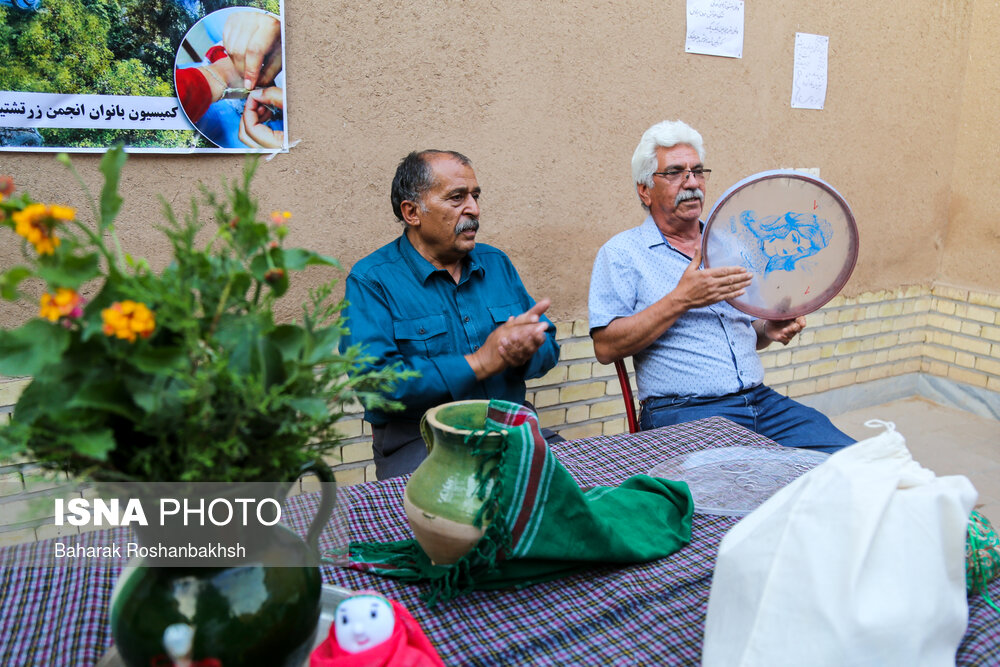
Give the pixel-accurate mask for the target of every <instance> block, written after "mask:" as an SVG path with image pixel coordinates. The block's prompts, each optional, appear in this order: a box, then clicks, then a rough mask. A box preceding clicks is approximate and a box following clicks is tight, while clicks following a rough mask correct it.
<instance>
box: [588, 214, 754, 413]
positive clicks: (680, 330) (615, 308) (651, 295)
mask: <svg viewBox="0 0 1000 667" xmlns="http://www.w3.org/2000/svg"><path fill="white" fill-rule="evenodd" d="M690 263H691V258H690V257H688V256H687V255H685V254H684V253H682V252H680V251H679V250H677V249H676V248H674V247H673V246H671V245H670V244H669V243H668V242H667V241H666V239H665V238H664V237H663V234H661V233H660V230H659V229H658V228H657V227H656V223H654V222H653V219H652V217H649V216H647V217H646V220H645V222H643V223H642V224H641V225H640V226H638V227H634V228H632V229H629V230H626V231H624V232H621V233H619V234H617V235H615V236H614V237H612V238H611V240H609V241H608V242H607V243H605V244H604V246H603V247H601V249H600V251H598V253H597V258H596V259H595V260H594V270H593V272H592V273H591V276H590V299H589V307H590V329H591V331H593V330H594V329H598V328H601V327H605V326H607V325H608V324H610V323H611V321H612V320H614V319H616V318H619V317H628V316H630V315H634V314H635V313H638V312H640V311H642V310H644V309H646V308H648V307H649V306H651V305H652V304H653V303H655V302H657V301H659V300H660V299H662V298H663V297H664V296H666V295H667V293H669V292H670V291H671V290H673V289H674V287H676V286H677V283H678V282H679V281H680V279H681V275H682V274H683V273H684V270H685V269H686V268H687V267H688V265H689V264H690ZM753 319H754V318H752V317H750V316H749V315H747V314H745V313H743V312H741V311H739V310H736V309H735V308H733V307H732V306H730V305H729V304H728V303H726V302H721V303H717V304H713V305H711V306H707V307H705V308H695V309H692V310H690V311H688V312H687V313H685V314H684V315H682V316H681V317H680V318H678V319H677V321H676V322H675V323H674V325H673V326H671V327H670V328H669V329H667V331H666V332H665V333H664V334H663V335H662V336H660V337H659V338H658V339H657V340H656V342H654V343H653V344H652V345H650V346H649V347H648V348H646V349H645V350H643V351H642V352H639V353H637V354H636V355H635V366H636V383H637V384H638V387H639V399H640V400H645V399H646V398H650V397H653V396H669V397H673V396H722V395H724V394H730V393H733V392H736V391H740V390H743V389H747V388H749V387H753V386H755V385H758V384H760V383H761V382H763V380H764V369H763V367H762V366H761V363H760V357H758V356H757V333H756V332H755V331H754V329H753V326H751V323H752V322H753Z"/></svg>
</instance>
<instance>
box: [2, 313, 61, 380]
mask: <svg viewBox="0 0 1000 667" xmlns="http://www.w3.org/2000/svg"><path fill="white" fill-rule="evenodd" d="M69 340H70V335H69V331H68V330H67V329H65V328H64V327H61V326H59V325H58V324H53V323H51V322H49V321H47V320H41V319H36V320H31V321H29V322H28V323H26V324H25V325H24V326H22V327H19V328H17V329H14V330H12V331H11V330H0V375H10V376H20V375H35V374H36V373H38V372H39V371H40V370H42V369H43V368H44V367H45V366H47V365H48V364H50V363H53V362H56V361H59V358H60V356H61V355H62V353H63V351H64V350H65V349H66V347H67V346H68V345H69Z"/></svg>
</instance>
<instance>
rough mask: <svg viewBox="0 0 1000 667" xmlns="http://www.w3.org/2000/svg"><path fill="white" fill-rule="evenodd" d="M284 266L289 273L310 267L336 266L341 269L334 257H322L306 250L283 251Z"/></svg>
mask: <svg viewBox="0 0 1000 667" xmlns="http://www.w3.org/2000/svg"><path fill="white" fill-rule="evenodd" d="M283 254H284V265H285V268H287V269H288V270H289V271H301V270H302V269H304V268H306V267H307V266H310V265H320V266H335V267H337V268H338V269H339V268H340V262H338V261H337V260H336V259H334V258H333V257H329V256H327V255H321V254H319V253H318V252H313V251H312V250H305V249H304V248H289V249H288V250H284V251H283Z"/></svg>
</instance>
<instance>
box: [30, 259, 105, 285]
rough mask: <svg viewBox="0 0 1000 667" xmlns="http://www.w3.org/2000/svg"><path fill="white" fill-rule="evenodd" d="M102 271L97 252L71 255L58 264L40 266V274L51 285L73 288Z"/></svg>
mask: <svg viewBox="0 0 1000 667" xmlns="http://www.w3.org/2000/svg"><path fill="white" fill-rule="evenodd" d="M100 273H101V271H100V264H99V262H98V258H97V254H96V253H91V254H89V255H84V256H83V257H77V256H75V255H69V256H67V257H64V258H63V260H62V261H61V262H59V263H58V264H54V265H47V266H40V267H39V268H38V276H39V277H40V278H41V279H42V280H44V281H45V282H47V283H48V284H49V285H53V286H56V287H68V288H71V289H76V288H77V287H79V286H80V285H82V284H83V283H85V282H87V281H88V280H90V279H92V278H95V277H96V276H98V275H100Z"/></svg>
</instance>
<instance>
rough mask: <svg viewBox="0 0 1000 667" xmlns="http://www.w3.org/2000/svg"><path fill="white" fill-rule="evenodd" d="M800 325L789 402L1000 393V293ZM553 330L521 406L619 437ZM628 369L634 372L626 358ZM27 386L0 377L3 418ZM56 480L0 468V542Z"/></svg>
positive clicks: (598, 371) (564, 333)
mask: <svg viewBox="0 0 1000 667" xmlns="http://www.w3.org/2000/svg"><path fill="white" fill-rule="evenodd" d="M806 320H807V327H806V330H805V331H803V332H802V334H800V335H799V336H798V337H796V339H795V340H793V341H792V342H791V343H790V344H789V345H787V346H784V347H783V346H780V345H777V344H774V345H772V346H771V347H770V348H769V349H767V350H765V351H764V352H762V353H761V359H762V362H763V364H764V368H765V372H766V375H765V382H766V383H767V384H769V385H770V386H771V387H773V388H774V389H775V390H776V391H779V392H781V393H783V394H786V395H788V396H792V397H796V398H801V397H807V396H812V395H819V394H823V393H824V392H827V391H829V390H834V389H840V388H844V387H849V386H858V385H864V383H867V382H872V381H876V380H881V379H884V378H893V377H898V376H904V375H909V374H927V375H932V376H936V377H941V378H946V379H948V380H950V381H954V382H957V383H961V384H964V385H969V386H971V387H974V388H976V389H977V390H982V391H990V392H998V393H1000V294H990V293H983V292H976V291H969V290H964V289H958V288H955V287H950V286H947V285H934V286H932V287H928V286H910V287H900V288H897V289H894V290H884V291H880V292H871V293H865V294H862V295H860V296H857V297H850V298H847V297H837V298H836V299H834V300H833V301H831V302H830V303H829V304H827V305H826V306H825V307H824V308H823V309H822V310H820V311H817V312H815V313H812V314H810V315H808V316H807V318H806ZM556 330H557V333H556V337H557V339H558V340H559V342H560V344H561V346H562V353H561V356H560V360H559V363H558V364H557V365H556V366H555V368H553V369H552V370H551V371H549V373H548V374H546V375H545V376H544V377H542V378H538V379H536V380H532V381H530V382H529V383H528V400H530V401H532V402H533V403H534V404H535V407H536V409H537V410H538V414H539V418H540V421H541V423H542V425H543V426H546V427H549V428H551V429H553V430H555V431H558V432H559V433H560V434H562V435H563V436H564V437H566V438H569V439H573V438H580V437H586V436H592V435H600V434H613V433H621V432H623V431H624V430H625V429H626V425H625V414H624V405H623V403H622V397H621V386H620V385H619V383H618V378H617V376H616V374H615V371H614V367H613V366H605V365H603V364H599V363H597V361H596V360H595V359H594V349H593V345H592V344H591V341H590V336H589V335H588V329H587V323H586V321H583V320H577V321H573V322H558V323H556ZM628 367H629V370H630V372H631V370H632V367H631V360H629V362H628ZM26 383H27V381H26V380H9V379H8V380H3V379H0V421H2V420H5V419H6V417H5V413H9V412H10V411H11V409H12V405H13V403H14V402H15V401H16V397H17V395H18V394H19V393H20V390H21V389H22V388H23V386H24V385H25V384H26ZM633 388H634V379H633ZM338 431H340V433H341V434H342V435H343V436H344V437H345V444H344V445H343V447H342V448H341V449H340V450H339V451H338V452H337V453H336V454H335V455H332V456H331V457H329V459H328V463H329V464H330V465H331V467H332V468H333V471H334V475H335V477H336V478H337V481H338V482H340V483H342V484H356V483H359V482H363V481H369V480H373V479H375V466H374V464H373V463H372V460H371V427H370V426H369V425H368V424H366V423H365V422H364V421H363V420H362V411H361V408H360V406H354V408H353V409H352V410H351V411H350V413H349V414H348V415H347V416H346V417H345V418H344V419H343V420H342V421H341V422H340V423H339V424H338ZM58 481H59V480H53V479H51V478H48V477H45V476H43V475H42V473H41V471H39V470H37V469H36V468H34V467H32V466H31V464H30V462H0V544H2V543H4V542H8V541H11V540H13V539H14V538H15V537H17V538H18V539H19V540H23V539H25V538H27V539H31V537H32V536H36V537H38V538H47V537H52V536H53V535H52V530H53V529H54V528H55V527H54V526H51V525H45V521H44V517H39V516H37V515H33V514H32V512H33V509H32V508H37V507H39V503H38V502H37V501H35V502H33V503H29V502H28V501H30V500H32V498H36V499H37V498H45V497H47V496H46V494H49V496H50V495H51V494H52V493H54V492H55V491H53V489H55V488H56V485H57V482H58ZM47 506H48V507H51V502H48V503H47ZM32 516H34V518H32Z"/></svg>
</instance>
